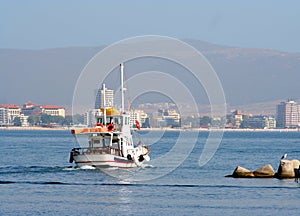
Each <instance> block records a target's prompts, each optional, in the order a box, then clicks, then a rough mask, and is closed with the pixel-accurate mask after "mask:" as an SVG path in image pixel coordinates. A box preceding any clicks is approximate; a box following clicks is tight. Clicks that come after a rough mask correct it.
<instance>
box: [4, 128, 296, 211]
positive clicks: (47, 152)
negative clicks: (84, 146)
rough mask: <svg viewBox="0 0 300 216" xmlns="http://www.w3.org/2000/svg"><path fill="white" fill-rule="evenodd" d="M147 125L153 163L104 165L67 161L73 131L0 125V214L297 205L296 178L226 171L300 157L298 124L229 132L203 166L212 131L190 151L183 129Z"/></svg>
mask: <svg viewBox="0 0 300 216" xmlns="http://www.w3.org/2000/svg"><path fill="white" fill-rule="evenodd" d="M147 133H148V132H140V134H138V135H137V137H139V136H141V137H146V139H145V140H144V141H143V142H145V143H144V144H147V143H146V142H149V144H151V153H150V156H151V158H152V159H153V163H151V162H150V163H149V164H148V165H146V166H145V167H142V168H132V169H117V168H114V169H106V170H104V169H93V167H83V168H76V167H74V165H73V164H70V163H69V162H68V160H69V152H70V150H71V149H72V148H73V147H74V139H73V137H72V135H71V133H70V132H69V131H8V130H7V131H6V130H0V215H296V214H299V213H300V207H299V205H300V204H299V200H300V184H299V183H297V182H296V181H295V180H294V179H289V180H278V179H235V178H226V177H224V176H226V175H228V174H232V172H233V170H234V169H235V168H236V166H238V165H240V166H243V167H245V168H248V169H250V170H256V169H257V168H260V167H262V166H264V165H266V164H271V165H272V166H273V167H274V169H275V171H276V170H277V168H278V164H279V161H280V158H281V156H282V155H283V154H284V153H287V154H288V158H290V159H293V158H297V159H300V133H299V132H298V133H297V132H225V134H224V136H223V138H222V141H221V143H220V145H219V147H218V148H217V149H216V152H215V154H214V155H213V157H212V158H211V160H209V161H208V162H207V163H206V164H204V165H202V166H199V157H200V155H201V154H202V153H203V148H204V144H205V142H206V140H207V137H208V132H200V133H199V134H196V135H197V139H196V142H195V143H194V145H193V146H192V147H193V148H192V149H191V152H189V151H187V152H185V153H184V154H186V155H180V154H181V153H180V151H173V150H174V148H175V145H176V142H177V139H178V136H179V134H180V132H178V131H165V132H163V133H162V132H151V133H150V134H147ZM189 135H191V137H193V136H194V135H195V132H185V136H186V138H185V139H184V141H183V143H180V145H181V146H180V148H182V149H184V148H190V146H191V144H192V143H191V142H193V140H191V139H189ZM147 137H148V138H147ZM141 139H142V138H141ZM151 139H152V140H151ZM185 145H186V146H185ZM180 148H179V149H180ZM170 152H171V153H172V154H171V155H168V153H170ZM182 158H185V160H183V161H178V160H179V159H180V160H182ZM155 161H156V163H154V162H155ZM157 161H158V162H159V161H163V163H157ZM135 177H137V179H136V180H135V179H134V178H135ZM143 177H144V178H143Z"/></svg>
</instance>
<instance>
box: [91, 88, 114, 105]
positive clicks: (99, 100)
mask: <svg viewBox="0 0 300 216" xmlns="http://www.w3.org/2000/svg"><path fill="white" fill-rule="evenodd" d="M103 101H104V91H103V90H102V89H99V90H98V93H97V96H96V101H95V109H99V108H101V107H104V103H103ZM105 101H106V103H105V106H106V107H113V106H114V90H112V89H108V88H106V89H105Z"/></svg>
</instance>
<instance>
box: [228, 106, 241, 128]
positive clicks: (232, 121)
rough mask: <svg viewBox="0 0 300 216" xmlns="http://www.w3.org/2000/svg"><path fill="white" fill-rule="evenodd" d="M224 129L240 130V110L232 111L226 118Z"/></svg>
mask: <svg viewBox="0 0 300 216" xmlns="http://www.w3.org/2000/svg"><path fill="white" fill-rule="evenodd" d="M226 120H227V123H226V127H228V128H240V127H241V124H242V122H243V113H242V111H241V110H234V111H232V112H231V113H230V114H229V115H227V116H226Z"/></svg>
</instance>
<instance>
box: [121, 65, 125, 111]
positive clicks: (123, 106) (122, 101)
mask: <svg viewBox="0 0 300 216" xmlns="http://www.w3.org/2000/svg"><path fill="white" fill-rule="evenodd" d="M120 72H121V113H124V111H125V105H124V91H125V88H124V64H123V63H121V64H120Z"/></svg>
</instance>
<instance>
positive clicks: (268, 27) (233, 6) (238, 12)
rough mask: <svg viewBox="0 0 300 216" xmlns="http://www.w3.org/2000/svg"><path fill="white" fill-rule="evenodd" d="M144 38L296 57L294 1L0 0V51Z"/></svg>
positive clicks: (298, 33) (297, 7) (298, 21)
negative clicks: (264, 50)
mask: <svg viewBox="0 0 300 216" xmlns="http://www.w3.org/2000/svg"><path fill="white" fill-rule="evenodd" d="M148 34H155V35H164V36H170V37H175V38H179V39H186V38H189V39H199V40H204V41H208V42H212V43H216V44H222V45H230V46H238V47H253V48H269V49H277V50H283V51H292V52H300V43H299V39H300V1H297V0H293V1H274V0H273V1H271V0H265V1H262V0H253V1H247V2H246V1H237V0H236V1H234V0H230V1H221V0H220V1H217V0H212V1H201V0H199V1H171V0H170V1H161V0H160V1H159V0H156V1H141V0H136V1H117V0H109V1H96V0H94V1H92V0H86V1H78V0H77V1H76V0H72V1H71V0H69V1H62V0H51V1H50V0H49V1H39V0H35V1H34V0H26V1H21V0H19V1H17V0H0V48H20V49H44V48H54V47H70V46H99V45H109V44H111V43H114V42H116V41H118V40H121V39H124V38H127V37H132V36H138V35H148Z"/></svg>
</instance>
